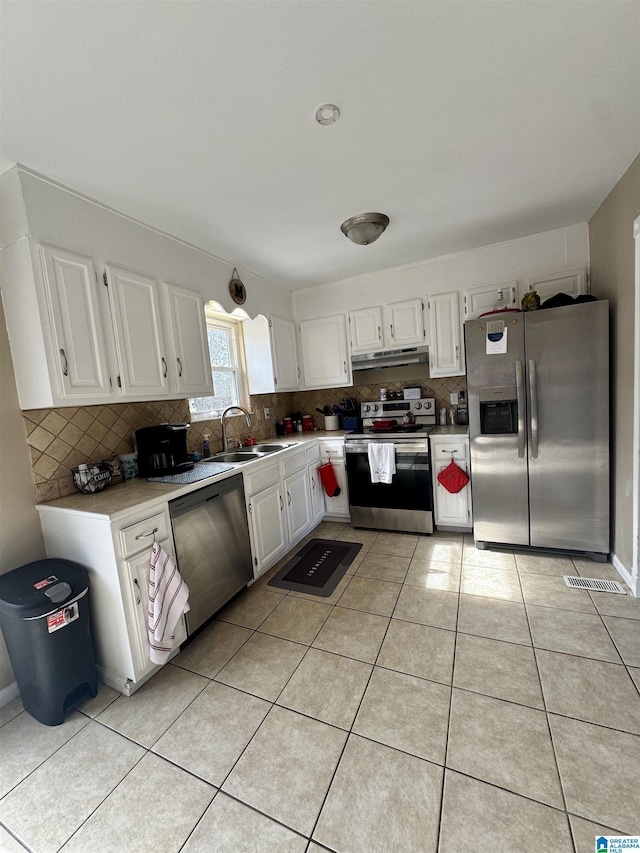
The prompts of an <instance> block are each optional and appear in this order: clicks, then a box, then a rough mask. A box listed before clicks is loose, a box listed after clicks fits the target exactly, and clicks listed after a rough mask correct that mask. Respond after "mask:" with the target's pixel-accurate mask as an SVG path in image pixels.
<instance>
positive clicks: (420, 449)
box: [344, 443, 429, 456]
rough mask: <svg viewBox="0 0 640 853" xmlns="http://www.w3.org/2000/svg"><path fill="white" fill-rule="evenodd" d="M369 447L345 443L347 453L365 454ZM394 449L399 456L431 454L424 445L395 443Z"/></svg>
mask: <svg viewBox="0 0 640 853" xmlns="http://www.w3.org/2000/svg"><path fill="white" fill-rule="evenodd" d="M367 448H368V445H367V444H356V443H353V444H345V447H344V449H345V453H362V454H365V455H366V454H367ZM394 449H395V452H396V454H397V455H399V456H408V455H412V456H415V455H416V454H418V453H421V454H426V455H427V456H428V455H429V451H428V450H427V448H426V447H425V446H424V445H420V446H416V445H413V446H409V445H399V444H396V445H394Z"/></svg>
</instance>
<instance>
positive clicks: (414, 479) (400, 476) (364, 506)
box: [345, 397, 436, 533]
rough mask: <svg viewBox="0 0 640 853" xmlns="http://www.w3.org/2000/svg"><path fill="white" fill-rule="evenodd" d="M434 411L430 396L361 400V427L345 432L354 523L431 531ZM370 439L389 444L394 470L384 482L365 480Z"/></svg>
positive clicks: (385, 527)
mask: <svg viewBox="0 0 640 853" xmlns="http://www.w3.org/2000/svg"><path fill="white" fill-rule="evenodd" d="M435 411H436V408H435V400H434V398H433V397H427V398H424V399H421V400H389V401H386V402H375V403H363V404H362V406H361V416H362V424H363V430H362V432H352V433H348V434H347V435H346V436H345V451H346V459H347V482H348V485H349V509H350V513H351V523H352V524H353V525H354V526H355V527H374V528H378V529H381V530H398V531H400V530H402V531H408V532H415V533H433V495H432V489H431V465H430V459H429V433H430V432H431V430H432V429H433V427H434V426H435V423H436V415H435ZM374 442H375V443H380V442H388V443H389V444H393V447H394V452H395V463H396V473H395V474H394V476H393V480H392V482H391V483H389V484H387V483H372V482H371V470H370V467H369V445H370V444H372V443H374Z"/></svg>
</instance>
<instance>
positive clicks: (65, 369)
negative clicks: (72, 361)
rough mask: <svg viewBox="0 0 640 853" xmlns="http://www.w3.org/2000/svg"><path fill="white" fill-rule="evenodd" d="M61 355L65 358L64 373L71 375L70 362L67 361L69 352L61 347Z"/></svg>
mask: <svg viewBox="0 0 640 853" xmlns="http://www.w3.org/2000/svg"><path fill="white" fill-rule="evenodd" d="M60 355H61V356H62V358H63V359H64V363H63V365H62V373H63V374H64V375H65V376H68V375H69V362H68V361H67V354H66V352H65V351H64V350H63V349H62V348H61V349H60Z"/></svg>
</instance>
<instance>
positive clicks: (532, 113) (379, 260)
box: [0, 0, 640, 289]
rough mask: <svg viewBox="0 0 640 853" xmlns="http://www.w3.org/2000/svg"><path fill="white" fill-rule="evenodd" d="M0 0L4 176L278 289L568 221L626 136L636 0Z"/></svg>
mask: <svg viewBox="0 0 640 853" xmlns="http://www.w3.org/2000/svg"><path fill="white" fill-rule="evenodd" d="M0 11H1V13H2V34H1V42H0V47H1V57H2V58H1V65H0V71H1V74H2V87H1V101H0V105H1V109H2V113H1V119H2V125H1V133H0V154H1V166H2V169H3V170H4V169H5V168H7V167H8V166H9V165H12V164H13V163H15V162H20V163H23V164H24V165H26V166H29V167H30V168H32V169H35V170H36V171H38V172H42V173H44V174H45V175H47V176H48V177H51V178H54V179H55V180H58V181H61V182H62V183H64V184H67V185H69V186H71V187H73V188H74V189H77V190H79V191H81V192H83V193H85V194H87V195H89V196H92V197H94V198H97V199H99V200H100V201H103V202H104V203H106V204H108V205H111V206H112V207H115V208H117V209H119V210H122V211H124V212H126V213H128V214H130V215H131V216H134V217H136V218H137V219H140V220H142V221H143V222H147V223H149V224H151V225H154V226H156V227H157V228H160V229H163V230H165V231H168V232H170V233H172V234H175V235H176V236H178V237H181V238H183V239H185V240H187V241H189V242H191V243H194V244H196V245H198V246H200V247H202V248H204V249H206V250H208V251H210V252H212V253H213V254H215V255H217V256H218V257H221V258H224V259H225V260H228V261H230V262H232V263H233V264H235V265H237V266H239V267H242V268H244V269H246V270H251V271H253V272H255V273H257V274H259V275H261V276H263V277H265V278H267V279H270V280H272V281H275V282H278V283H280V284H283V285H285V286H286V287H288V288H291V289H296V288H299V287H305V286H310V285H313V284H319V283H321V282H324V281H332V280H336V279H341V278H344V277H347V276H351V275H356V274H360V273H365V272H370V271H373V270H378V269H383V268H386V267H391V266H395V265H398V264H404V263H409V262H412V261H416V260H420V259H424V258H429V257H434V256H437V255H441V254H445V253H449V252H456V251H460V250H463V249H468V248H472V247H475V246H480V245H486V244H489V243H495V242H499V241H502V240H508V239H512V238H515V237H519V236H523V235H526V234H532V233H536V232H540V231H546V230H549V229H553V228H558V227H562V226H565V225H569V224H574V223H577V222H585V221H587V220H588V219H589V218H590V216H591V215H592V214H593V212H594V211H595V210H596V208H597V207H598V205H599V204H600V202H601V201H602V200H603V199H604V198H605V196H606V195H607V193H608V192H609V190H610V189H611V188H612V187H613V185H614V184H615V183H616V181H617V180H618V179H619V178H620V176H621V175H622V174H623V173H624V171H625V170H626V169H627V167H628V166H629V164H630V163H631V162H632V160H633V158H634V157H635V155H636V154H637V153H638V151H639V150H640V50H639V45H640V3H638V2H637V0H631V2H625V0H606V2H605V1H604V0H590V2H583V0H578V2H573V0H550V2H542V0H520V2H515V0H499V2H493V1H492V0H471V2H462V0H461V1H460V2H458V0H419V2H410V0H393V2H389V1H388V0H339V2H333V1H332V0H319V2H318V0H286V2H275V0H261V2H246V1H245V0H230V2H227V1H226V0H205V1H204V2H156V0H151V1H150V2H128V0H127V2H104V0H98V2H82V1H81V2H57V0H47V2H39V0H38V1H37V2H7V0H4V2H2V3H1V4H0ZM326 102H330V103H335V104H337V105H338V106H339V108H340V110H341V113H342V115H341V118H340V120H339V122H338V123H337V124H335V125H333V126H329V127H322V126H320V125H319V124H317V123H316V121H315V117H314V116H315V110H316V108H317V107H318V106H319V105H320V104H322V103H326ZM369 210H373V211H382V212H384V213H386V214H388V216H389V217H390V219H391V224H390V225H389V228H388V230H387V232H386V233H385V234H384V235H383V236H382V237H381V238H380V239H379V241H378V242H377V243H375V244H373V245H371V246H356V245H354V244H352V243H351V242H350V241H348V240H347V239H346V238H345V237H344V236H343V234H342V233H341V232H340V224H341V222H342V221H343V220H344V219H346V218H347V217H349V216H353V215H355V214H357V213H362V212H365V211H369Z"/></svg>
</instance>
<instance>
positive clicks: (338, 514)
mask: <svg viewBox="0 0 640 853" xmlns="http://www.w3.org/2000/svg"><path fill="white" fill-rule="evenodd" d="M319 446H320V464H324V463H325V462H327V461H329V460H330V461H331V464H332V465H333V471H334V474H335V475H336V480H337V481H338V486H339V487H340V494H339V495H337V496H336V497H330V496H329V495H328V494H327V493H326V491H324V487H323V493H324V506H325V510H326V515H327V516H329V517H330V519H331V520H337V521H349V520H350V518H351V516H350V515H349V490H348V488H347V466H346V462H345V457H344V439H341V440H339V441H338V440H337V439H333V438H331V439H320V440H319Z"/></svg>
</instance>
